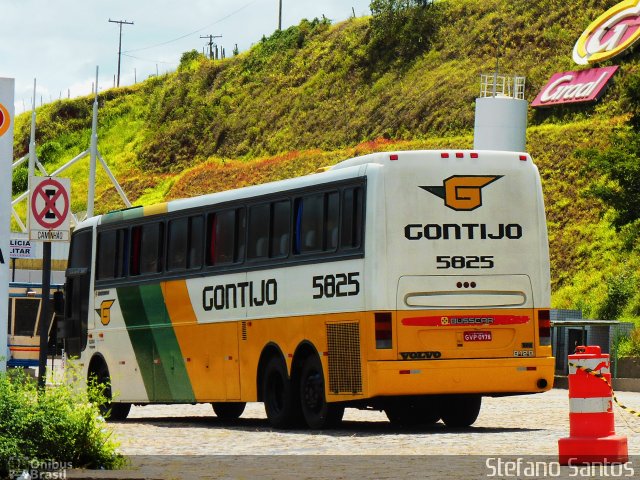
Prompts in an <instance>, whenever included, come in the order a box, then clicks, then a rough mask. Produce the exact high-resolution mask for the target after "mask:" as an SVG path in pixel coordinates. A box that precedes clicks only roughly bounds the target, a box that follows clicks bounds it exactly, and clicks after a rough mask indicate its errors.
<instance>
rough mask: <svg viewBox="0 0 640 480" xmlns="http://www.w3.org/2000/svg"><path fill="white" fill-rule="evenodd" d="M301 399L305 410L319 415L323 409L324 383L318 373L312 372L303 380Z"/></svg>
mask: <svg viewBox="0 0 640 480" xmlns="http://www.w3.org/2000/svg"><path fill="white" fill-rule="evenodd" d="M302 399H303V405H304V406H305V408H306V409H307V410H308V411H310V412H313V413H320V412H321V411H322V409H323V407H324V382H323V381H322V375H320V373H319V372H317V371H313V372H310V374H309V375H308V376H307V377H306V378H305V382H304V385H303V388H302Z"/></svg>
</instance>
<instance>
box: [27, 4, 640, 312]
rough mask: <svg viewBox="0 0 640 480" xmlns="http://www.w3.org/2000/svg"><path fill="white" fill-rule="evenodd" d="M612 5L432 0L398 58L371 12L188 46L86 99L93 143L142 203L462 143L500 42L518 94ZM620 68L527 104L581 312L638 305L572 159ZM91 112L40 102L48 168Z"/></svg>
mask: <svg viewBox="0 0 640 480" xmlns="http://www.w3.org/2000/svg"><path fill="white" fill-rule="evenodd" d="M615 3H617V1H616V0H605V1H591V0H576V1H574V2H561V1H559V0H539V1H536V2H531V1H528V0H486V1H483V2H478V1H475V0H441V1H440V2H437V3H436V5H435V6H434V7H429V8H430V10H429V11H428V12H427V13H426V15H429V16H430V17H429V18H430V21H431V22H432V23H433V25H434V26H435V27H434V28H433V29H432V30H430V31H429V33H428V35H426V36H425V38H423V39H421V42H422V43H421V45H422V46H421V48H422V50H420V51H419V52H418V53H415V52H414V53H413V54H412V56H409V57H407V56H406V55H400V54H399V55H397V56H394V55H389V54H388V53H389V52H388V51H387V50H384V49H382V48H381V47H380V43H376V41H377V40H376V38H377V37H376V32H375V30H374V29H372V22H371V19H370V18H357V19H351V20H348V21H346V22H343V23H340V24H336V25H331V24H330V23H329V22H328V21H326V20H313V21H307V20H304V21H302V22H301V23H300V24H299V25H298V26H295V27H291V28H289V29H287V30H284V31H282V32H276V33H274V34H273V35H272V36H270V37H269V38H263V39H262V40H259V41H257V43H256V44H255V46H254V47H253V48H252V49H251V50H250V51H248V52H245V53H243V54H241V55H238V56H236V57H233V58H228V59H226V60H224V61H218V62H212V61H209V60H207V59H204V58H202V57H201V56H199V55H197V54H196V53H195V52H190V53H188V54H185V55H184V56H183V58H182V61H181V64H180V67H179V69H178V71H177V72H175V73H174V74H170V75H165V76H162V77H159V78H154V79H150V80H147V81H146V82H144V83H141V84H138V85H135V86H133V87H128V88H121V89H112V90H109V91H107V92H105V93H103V94H101V95H100V120H99V122H100V130H99V138H100V140H99V145H100V146H99V148H100V151H101V153H102V155H103V157H104V158H105V159H106V160H107V162H108V163H109V164H110V165H111V166H112V168H113V170H114V173H115V174H116V176H117V177H118V178H119V180H120V182H121V183H122V185H123V187H124V189H125V190H126V192H127V194H128V195H129V197H130V198H131V199H132V200H133V201H134V202H135V203H137V204H148V203H153V202H157V201H162V200H164V199H172V198H178V197H185V196H192V195H197V194H200V193H205V192H212V191H220V190H225V189H229V188H235V187H240V186H245V185H250V184H256V183H262V182H266V181H271V180H276V179H281V178H287V177H292V176H297V175H301V174H305V173H310V172H313V171H315V170H316V169H317V168H318V167H320V166H326V165H331V164H334V163H336V162H338V161H340V160H343V159H346V158H349V157H352V156H354V155H358V154H363V153H368V152H371V151H376V150H380V149H388V150H392V149H412V148H448V147H451V148H465V147H470V146H471V145H472V132H473V118H474V99H475V97H476V96H477V94H478V93H479V76H480V73H483V72H492V71H493V69H494V68H495V65H496V58H495V56H496V48H497V46H498V44H500V51H501V57H500V69H501V71H503V72H506V73H509V74H520V75H525V76H526V77H527V98H528V100H532V99H533V98H534V97H535V95H536V94H537V92H538V91H539V90H540V89H541V88H542V86H543V85H544V84H545V83H546V81H547V79H548V78H549V76H550V75H551V74H553V73H555V72H558V71H563V70H572V69H575V65H574V64H573V62H572V60H571V50H572V48H573V44H574V43H575V41H576V39H577V38H578V36H579V35H580V33H581V32H582V31H583V30H584V28H585V27H586V26H587V25H588V24H589V23H590V22H591V21H592V20H593V19H595V18H596V17H597V16H599V15H600V14H601V13H603V12H604V11H605V10H606V9H607V8H608V7H609V6H611V5H613V4H615ZM402 41H403V39H402V38H396V39H394V43H391V44H390V45H389V46H388V48H390V49H392V50H390V51H392V52H393V51H394V50H393V49H394V48H396V47H397V48H398V49H399V47H398V45H401V44H402ZM398 51H400V50H398ZM619 63H620V64H621V70H620V71H619V72H618V73H617V74H616V78H615V83H614V85H613V86H612V87H611V88H610V89H609V91H608V92H607V94H606V96H605V97H604V98H603V100H602V101H601V102H599V103H597V104H593V105H589V106H585V105H582V106H580V107H565V108H553V109H548V110H544V111H543V110H536V111H534V110H530V113H529V124H530V129H529V132H528V147H529V150H530V151H531V153H532V154H533V156H534V158H535V159H536V162H537V164H538V165H539V167H540V170H541V173H542V177H543V186H544V189H545V198H546V204H547V211H548V221H549V233H550V246H551V255H552V277H553V292H554V299H553V301H554V305H555V306H557V307H562V308H582V309H583V310H584V313H585V314H586V315H590V316H593V317H598V316H599V317H603V316H611V315H615V316H620V315H622V316H625V317H638V316H639V315H640V295H636V294H635V289H634V287H635V285H636V282H637V280H640V277H638V275H637V273H636V272H637V271H638V268H637V267H638V264H639V263H640V260H639V259H640V255H638V252H637V251H636V250H634V249H633V248H631V249H630V248H629V247H628V245H626V244H625V242H624V241H623V240H621V239H620V238H619V236H618V235H616V234H615V231H614V230H613V229H612V227H611V225H610V223H609V221H608V213H607V210H606V208H605V207H604V206H603V205H602V204H601V203H600V202H599V201H598V200H597V199H595V198H593V197H590V196H588V195H586V194H585V192H586V191H587V190H588V189H589V187H590V185H591V184H592V183H593V182H594V181H596V180H598V174H596V173H594V172H589V171H586V169H585V165H584V161H583V160H581V158H580V157H579V156H576V154H575V153H576V151H579V150H580V149H584V148H588V147H595V148H606V147H607V146H608V143H609V138H610V135H611V133H612V132H613V131H614V130H616V129H619V128H623V126H624V125H625V123H626V122H627V120H628V113H627V112H630V111H631V110H632V105H631V100H630V99H629V98H628V95H627V94H626V93H625V92H626V88H627V86H628V85H629V83H630V82H631V81H632V80H633V79H635V78H636V77H637V76H638V72H639V68H640V67H639V62H638V60H637V58H636V56H635V55H634V56H629V57H626V58H624V59H622V60H620V62H619ZM91 106H92V99H91V98H88V97H87V98H80V99H75V100H66V101H59V102H55V103H52V104H49V105H45V106H43V107H41V108H40V109H38V138H37V143H38V154H39V158H40V159H41V160H42V161H44V162H45V163H46V165H47V168H48V169H49V171H51V170H53V169H54V168H56V166H59V165H61V164H63V163H64V162H65V161H66V160H68V159H70V158H72V157H73V156H74V155H76V154H77V153H79V152H81V151H83V150H85V149H86V148H88V145H89V135H90V123H91ZM28 128H29V115H28V114H25V115H22V116H20V117H19V118H18V119H17V121H16V137H15V138H16V140H15V142H16V143H15V155H16V157H20V156H22V155H24V154H25V153H26V151H27V148H28V140H29V130H28ZM86 170H87V168H86V161H84V163H80V164H78V165H77V166H74V167H73V168H72V169H71V170H70V171H69V173H68V174H69V175H70V176H71V177H72V178H73V179H74V181H75V182H74V194H73V207H74V209H75V210H84V209H85V206H84V204H85V202H86V186H85V185H86V182H85V181H80V179H81V178H86ZM83 176H84V177H83ZM14 177H15V178H16V180H20V179H21V178H23V177H24V172H22V173H18V174H16V176H14ZM99 182H100V187H99V188H98V196H99V199H98V201H97V203H96V210H97V212H98V213H102V212H105V211H108V210H110V209H114V208H120V207H121V203H120V201H119V198H118V196H117V194H116V193H115V191H114V190H113V189H112V188H109V187H108V182H107V179H106V176H105V175H104V174H103V173H100V175H99ZM16 183H17V184H18V183H19V182H16Z"/></svg>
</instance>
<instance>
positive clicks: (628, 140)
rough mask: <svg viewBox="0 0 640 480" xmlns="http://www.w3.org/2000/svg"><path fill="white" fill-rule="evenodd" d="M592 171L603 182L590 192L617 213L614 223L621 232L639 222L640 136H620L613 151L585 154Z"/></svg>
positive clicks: (613, 142)
mask: <svg viewBox="0 0 640 480" xmlns="http://www.w3.org/2000/svg"><path fill="white" fill-rule="evenodd" d="M583 155H584V156H585V157H586V158H587V160H588V166H589V168H590V169H592V170H595V171H596V172H600V173H601V174H603V178H602V179H601V180H600V181H599V182H597V183H596V184H595V185H594V186H592V187H591V188H590V193H591V194H592V195H594V196H596V197H598V198H600V199H601V200H602V201H603V202H604V203H605V204H606V205H608V206H610V207H612V208H613V209H614V211H615V214H614V217H613V220H612V223H613V226H614V227H615V228H616V229H618V230H620V229H621V228H622V227H624V226H625V225H630V224H632V223H634V222H636V221H637V220H639V219H640V133H638V132H637V131H636V130H634V129H631V128H629V129H626V130H624V131H621V132H617V133H616V134H615V135H614V136H613V138H612V139H611V147H610V148H609V149H607V150H604V151H596V150H588V151H586V152H583Z"/></svg>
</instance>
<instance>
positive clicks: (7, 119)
mask: <svg viewBox="0 0 640 480" xmlns="http://www.w3.org/2000/svg"><path fill="white" fill-rule="evenodd" d="M10 125H11V116H10V115H9V110H7V107H5V106H4V105H3V104H1V103H0V137H1V136H2V135H4V134H5V133H6V132H7V130H9V126H10Z"/></svg>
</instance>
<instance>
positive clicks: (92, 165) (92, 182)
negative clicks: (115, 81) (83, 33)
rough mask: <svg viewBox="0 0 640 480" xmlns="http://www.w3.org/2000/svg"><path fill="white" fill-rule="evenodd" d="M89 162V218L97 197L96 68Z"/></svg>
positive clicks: (91, 215)
mask: <svg viewBox="0 0 640 480" xmlns="http://www.w3.org/2000/svg"><path fill="white" fill-rule="evenodd" d="M89 150H90V160H89V192H88V193H87V218H89V217H93V207H94V202H95V196H96V159H97V157H98V67H96V95H95V97H94V101H93V119H92V121H91V147H90V149H89Z"/></svg>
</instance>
